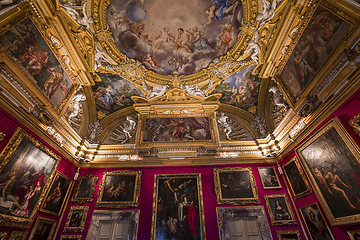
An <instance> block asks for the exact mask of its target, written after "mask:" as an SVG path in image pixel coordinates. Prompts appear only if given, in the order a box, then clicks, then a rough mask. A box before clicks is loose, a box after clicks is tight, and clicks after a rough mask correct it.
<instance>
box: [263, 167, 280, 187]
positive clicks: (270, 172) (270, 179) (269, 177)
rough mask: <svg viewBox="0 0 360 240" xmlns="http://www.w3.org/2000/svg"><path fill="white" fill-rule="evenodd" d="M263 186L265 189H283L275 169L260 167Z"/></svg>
mask: <svg viewBox="0 0 360 240" xmlns="http://www.w3.org/2000/svg"><path fill="white" fill-rule="evenodd" d="M258 171H259V175H260V179H261V184H262V186H263V188H264V189H277V188H281V184H280V181H279V178H278V175H277V174H276V170H275V167H258Z"/></svg>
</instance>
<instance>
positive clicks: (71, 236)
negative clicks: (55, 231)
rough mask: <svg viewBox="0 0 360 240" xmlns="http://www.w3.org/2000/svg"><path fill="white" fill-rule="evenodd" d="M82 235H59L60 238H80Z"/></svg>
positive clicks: (75, 239) (66, 239)
mask: <svg viewBox="0 0 360 240" xmlns="http://www.w3.org/2000/svg"><path fill="white" fill-rule="evenodd" d="M81 238H82V235H61V236H60V240H81Z"/></svg>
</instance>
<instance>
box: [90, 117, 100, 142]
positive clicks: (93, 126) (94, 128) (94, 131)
mask: <svg viewBox="0 0 360 240" xmlns="http://www.w3.org/2000/svg"><path fill="white" fill-rule="evenodd" d="M102 130H103V129H102V127H101V126H100V123H99V120H97V121H96V122H94V123H90V124H89V142H90V143H95V142H96V140H95V139H96V138H97V136H98V135H99V134H100V133H101V132H102Z"/></svg>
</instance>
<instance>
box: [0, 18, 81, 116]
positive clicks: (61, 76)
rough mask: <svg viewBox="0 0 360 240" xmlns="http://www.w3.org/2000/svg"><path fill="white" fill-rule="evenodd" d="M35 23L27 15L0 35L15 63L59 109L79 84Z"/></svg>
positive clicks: (1, 42) (1, 41)
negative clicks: (71, 76) (70, 75)
mask: <svg viewBox="0 0 360 240" xmlns="http://www.w3.org/2000/svg"><path fill="white" fill-rule="evenodd" d="M32 20H34V21H32ZM35 24H36V21H35V19H33V18H26V19H23V20H22V21H20V22H19V23H18V24H17V25H15V26H13V27H12V28H10V29H9V30H8V31H6V32H5V33H3V34H2V35H1V36H0V44H1V45H2V46H3V47H4V49H5V50H6V51H5V53H6V55H7V56H8V57H9V59H11V61H13V63H14V65H15V66H16V67H17V68H18V69H19V70H20V71H21V72H22V73H24V74H25V75H26V76H27V78H28V79H29V81H30V82H31V83H32V86H34V87H35V88H37V89H38V91H39V92H41V93H42V94H43V95H44V97H45V98H47V99H48V101H49V102H50V103H51V104H52V106H54V107H55V108H57V110H58V111H57V112H58V113H59V112H60V111H61V110H62V109H63V108H64V107H65V103H66V102H67V101H69V100H70V97H71V94H72V93H73V91H74V89H75V85H74V84H73V82H72V81H71V79H70V77H69V76H68V75H67V73H66V72H65V70H64V68H63V67H62V66H61V64H60V62H59V60H58V59H57V57H56V55H55V54H54V52H53V51H52V50H51V48H50V45H51V44H49V42H47V39H46V38H44V37H43V36H42V35H41V33H40V30H39V29H40V28H37V26H36V25H35ZM41 31H43V30H41ZM45 39H46V40H45ZM48 39H49V37H48Z"/></svg>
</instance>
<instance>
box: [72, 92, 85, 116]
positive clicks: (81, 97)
mask: <svg viewBox="0 0 360 240" xmlns="http://www.w3.org/2000/svg"><path fill="white" fill-rule="evenodd" d="M85 100H86V96H85V94H83V93H79V94H76V95H75V96H74V97H73V98H72V99H71V101H70V103H69V106H72V108H71V112H70V115H69V117H68V122H71V121H72V118H75V117H77V116H78V115H79V113H80V107H81V105H82V104H83V102H84V101H85Z"/></svg>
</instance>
